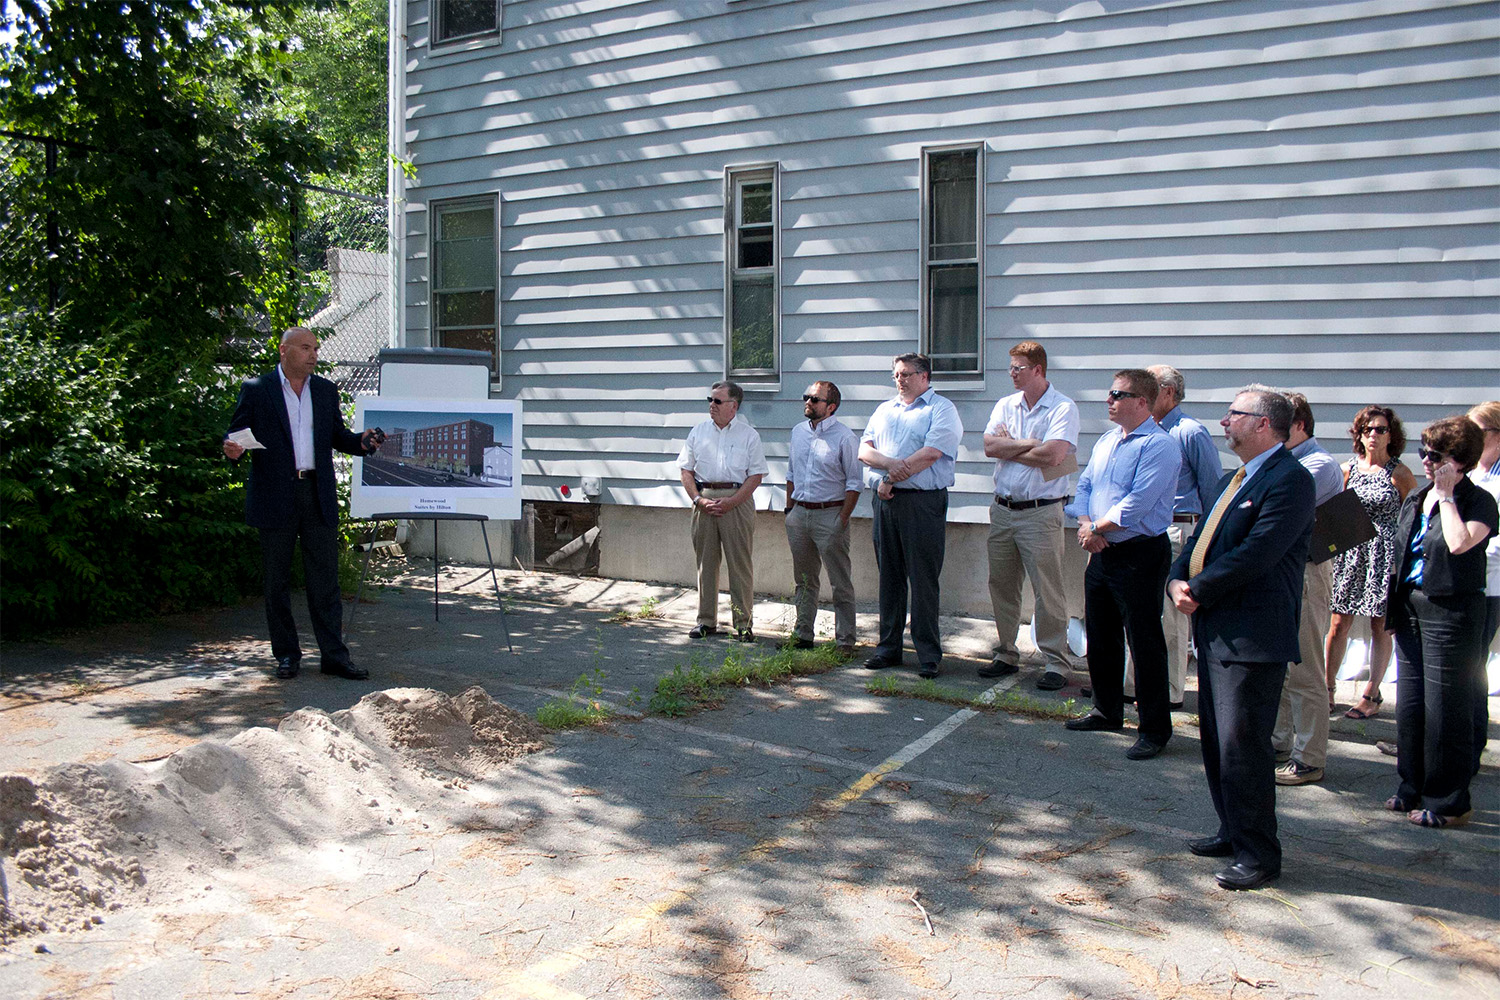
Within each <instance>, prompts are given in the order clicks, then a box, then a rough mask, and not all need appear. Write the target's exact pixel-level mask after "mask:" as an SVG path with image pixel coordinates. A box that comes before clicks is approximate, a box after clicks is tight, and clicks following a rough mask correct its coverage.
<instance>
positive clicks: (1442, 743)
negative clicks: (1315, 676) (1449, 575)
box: [1396, 588, 1484, 816]
mask: <svg viewBox="0 0 1500 1000" xmlns="http://www.w3.org/2000/svg"><path fill="white" fill-rule="evenodd" d="M1396 599H1397V600H1398V601H1402V602H1404V604H1405V607H1404V610H1405V612H1406V614H1405V622H1406V623H1405V624H1404V625H1403V626H1402V627H1401V628H1398V629H1397V630H1396V647H1397V648H1398V649H1399V650H1400V652H1401V656H1400V658H1399V660H1398V661H1397V666H1396V747H1397V753H1396V774H1397V775H1399V776H1400V778H1401V785H1400V787H1399V788H1398V789H1397V792H1396V794H1398V795H1400V796H1401V797H1402V798H1403V799H1405V800H1406V801H1407V802H1410V803H1412V804H1413V808H1421V809H1431V810H1432V811H1433V812H1435V813H1440V814H1442V815H1444V816H1457V815H1460V814H1462V813H1466V812H1468V811H1469V807H1470V802H1469V779H1470V778H1472V777H1473V776H1474V689H1475V687H1476V686H1477V682H1476V680H1475V677H1474V675H1475V674H1476V673H1483V672H1484V656H1483V651H1482V647H1481V646H1480V639H1481V638H1483V635H1484V595H1483V594H1465V595H1462V596H1459V597H1428V596H1427V595H1425V594H1423V593H1422V592H1421V591H1420V590H1407V589H1405V588H1402V590H1401V591H1400V593H1399V594H1397V597H1396ZM1397 620H1398V621H1400V620H1401V618H1400V617H1398V618H1397Z"/></svg>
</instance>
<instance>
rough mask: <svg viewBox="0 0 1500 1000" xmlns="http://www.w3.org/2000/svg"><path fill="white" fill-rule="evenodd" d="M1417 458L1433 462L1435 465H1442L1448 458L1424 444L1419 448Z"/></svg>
mask: <svg viewBox="0 0 1500 1000" xmlns="http://www.w3.org/2000/svg"><path fill="white" fill-rule="evenodd" d="M1417 457H1418V458H1420V459H1421V460H1422V461H1424V462H1431V463H1432V464H1433V465H1442V464H1443V460H1444V459H1446V458H1447V457H1448V456H1447V455H1444V454H1443V453H1442V452H1440V451H1434V450H1432V449H1431V448H1429V447H1427V446H1426V445H1425V444H1423V445H1418V446H1417Z"/></svg>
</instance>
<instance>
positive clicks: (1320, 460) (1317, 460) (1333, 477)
mask: <svg viewBox="0 0 1500 1000" xmlns="http://www.w3.org/2000/svg"><path fill="white" fill-rule="evenodd" d="M1291 452H1292V457H1293V458H1295V459H1296V460H1297V461H1299V462H1301V463H1302V467H1303V468H1304V469H1306V470H1307V471H1308V472H1309V473H1310V474H1311V475H1312V477H1313V489H1314V490H1315V491H1316V492H1315V493H1314V500H1313V503H1314V504H1315V505H1316V506H1319V507H1321V506H1322V505H1323V501H1325V500H1328V499H1330V498H1332V497H1335V496H1338V495H1339V494H1340V493H1342V492H1344V470H1343V469H1341V468H1340V467H1339V460H1338V459H1336V458H1334V457H1333V456H1332V455H1330V454H1328V450H1327V449H1326V448H1324V447H1323V446H1322V445H1320V444H1318V439H1317V438H1308V439H1307V440H1306V441H1303V442H1302V443H1301V444H1299V445H1298V446H1297V447H1295V448H1293V449H1291Z"/></svg>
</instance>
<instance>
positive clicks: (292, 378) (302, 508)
mask: <svg viewBox="0 0 1500 1000" xmlns="http://www.w3.org/2000/svg"><path fill="white" fill-rule="evenodd" d="M317 366H318V336H317V334H315V333H313V332H312V331H311V330H308V329H305V328H303V327H300V326H294V327H291V328H289V329H288V330H287V331H286V332H285V333H284V334H282V335H281V364H279V365H277V366H276V369H275V370H274V371H269V372H266V373H265V374H264V375H261V376H260V377H259V378H254V379H251V380H250V381H248V382H246V383H245V384H244V385H243V386H242V387H241V388H240V399H239V402H238V403H237V404H236V405H235V408H234V416H232V417H230V418H229V434H227V435H225V438H224V454H225V455H226V456H227V457H229V458H231V459H233V460H235V461H238V460H239V458H240V456H241V455H243V454H245V451H246V449H245V448H244V447H243V446H242V445H241V444H239V443H238V442H236V441H232V440H230V437H229V435H233V434H234V433H235V432H236V431H243V430H249V431H250V432H251V433H252V434H254V435H255V441H256V442H258V443H259V444H260V445H261V447H259V448H253V449H251V454H250V485H249V486H248V487H247V489H246V491H245V521H246V523H247V524H249V525H250V526H251V527H252V528H259V529H260V545H261V550H262V554H263V557H264V559H265V577H266V578H265V599H266V625H267V626H268V628H269V630H270V633H271V655H272V656H274V657H276V676H277V677H280V678H282V679H284V680H285V679H289V678H292V677H296V676H297V672H298V670H300V669H301V663H302V645H301V643H300V642H299V641H298V640H297V623H296V621H295V620H294V619H293V618H292V596H291V584H292V552H293V550H294V547H295V545H296V543H297V537H298V536H299V535H300V536H301V537H302V569H303V573H304V576H305V577H306V581H307V611H308V614H309V615H310V616H311V618H312V625H313V633H314V634H315V635H316V636H317V637H318V651H319V653H320V656H321V660H322V662H321V667H322V670H323V673H325V674H333V675H334V676H336V677H347V678H349V679H350V680H357V681H360V680H364V679H365V678H366V677H369V676H370V672H369V671H368V670H366V669H365V668H364V667H356V666H355V665H354V663H353V662H352V661H351V660H350V658H349V647H348V646H346V645H345V644H344V605H343V599H342V595H341V594H340V593H339V549H338V525H339V507H338V500H337V498H336V497H335V495H334V489H333V449H334V448H337V449H338V450H339V451H341V452H343V453H344V454H346V455H370V454H373V453H374V451H375V449H376V448H377V447H378V446H379V445H378V442H377V440H376V433H375V431H373V430H368V431H365V432H364V433H363V434H355V433H354V432H353V431H351V430H350V429H349V428H348V427H346V426H344V418H343V416H342V415H341V414H340V413H339V390H338V387H337V386H335V385H334V384H333V383H332V382H330V381H328V380H327V379H326V378H323V377H322V376H319V375H314V374H313V369H314V368H316V367H317Z"/></svg>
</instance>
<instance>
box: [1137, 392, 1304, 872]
mask: <svg viewBox="0 0 1500 1000" xmlns="http://www.w3.org/2000/svg"><path fill="white" fill-rule="evenodd" d="M1219 423H1220V424H1221V425H1223V427H1224V430H1225V436H1226V437H1227V439H1228V441H1229V447H1230V450H1232V451H1233V452H1234V453H1235V455H1237V456H1238V457H1239V458H1240V460H1241V461H1242V462H1244V463H1245V464H1244V465H1243V466H1241V467H1240V469H1239V470H1237V471H1236V472H1235V473H1234V474H1233V475H1229V476H1225V477H1224V479H1223V481H1222V483H1221V485H1220V490H1219V496H1218V498H1217V499H1216V500H1215V501H1214V505H1213V507H1212V508H1210V510H1209V513H1208V514H1207V515H1206V516H1205V517H1204V518H1203V520H1202V521H1200V522H1198V530H1197V531H1196V532H1195V533H1194V534H1193V537H1192V539H1191V540H1190V541H1189V542H1188V543H1187V544H1186V545H1184V546H1183V547H1182V554H1181V555H1180V556H1178V557H1177V561H1176V562H1175V563H1173V564H1172V572H1171V574H1170V576H1169V578H1168V580H1169V582H1168V583H1167V596H1168V597H1170V598H1171V599H1172V603H1173V606H1175V607H1176V608H1177V610H1178V611H1181V612H1182V613H1183V614H1185V615H1192V616H1193V641H1194V642H1195V643H1196V644H1197V647H1198V716H1199V733H1200V742H1201V746H1202V749H1203V769H1204V771H1205V772H1206V773H1207V777H1208V792H1209V795H1210V797H1211V798H1212V799H1213V803H1214V811H1215V812H1216V813H1218V816H1219V829H1218V831H1217V832H1216V833H1214V835H1213V836H1211V837H1204V838H1202V839H1200V840H1194V841H1191V842H1189V844H1188V849H1189V850H1190V851H1192V852H1193V853H1194V854H1197V855H1200V856H1202V857H1210V858H1233V859H1234V861H1233V863H1232V864H1230V866H1229V867H1228V868H1225V869H1224V870H1223V871H1221V872H1219V873H1218V874H1217V875H1216V876H1215V878H1216V879H1217V880H1218V882H1219V885H1221V886H1223V887H1224V888H1226V889H1254V888H1257V887H1258V886H1261V885H1264V884H1265V883H1266V882H1269V881H1270V880H1271V879H1274V878H1276V877H1277V876H1278V875H1280V874H1281V842H1280V841H1279V840H1277V838H1276V774H1275V769H1276V755H1275V751H1274V750H1272V749H1271V729H1272V727H1273V726H1274V725H1275V723H1276V706H1277V702H1278V701H1279V700H1280V698H1281V685H1282V681H1283V680H1285V678H1286V665H1287V663H1288V662H1290V661H1292V660H1297V659H1300V658H1301V653H1300V652H1299V649H1298V645H1297V624H1298V618H1299V617H1300V615H1299V612H1300V610H1301V603H1302V571H1303V566H1304V564H1305V563H1306V562H1307V545H1308V541H1309V539H1310V538H1311V536H1312V524H1313V497H1314V496H1315V489H1314V487H1313V480H1312V476H1310V475H1308V474H1307V470H1306V469H1304V468H1302V466H1301V464H1300V463H1299V462H1298V461H1297V459H1296V458H1294V457H1293V456H1292V453H1291V452H1289V451H1287V450H1286V449H1285V448H1283V447H1282V442H1283V441H1285V440H1286V439H1287V436H1288V435H1289V434H1290V433H1291V428H1292V404H1291V403H1289V402H1287V400H1286V397H1284V396H1282V395H1281V394H1280V393H1276V392H1266V391H1261V390H1254V389H1246V390H1244V391H1242V392H1240V393H1239V395H1237V396H1235V397H1234V402H1233V403H1231V404H1230V407H1229V412H1228V413H1227V414H1226V415H1225V416H1224V419H1223V420H1221V421H1219Z"/></svg>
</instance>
